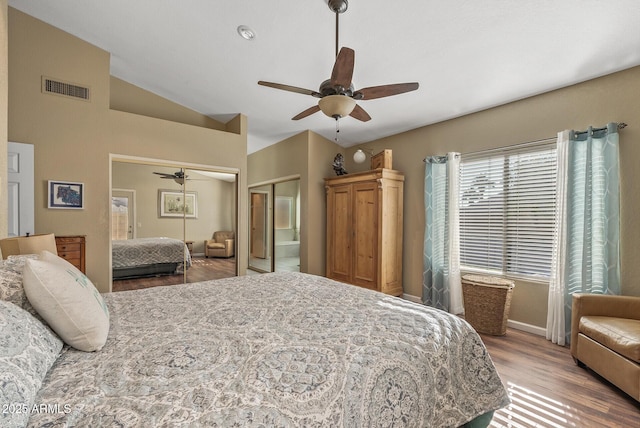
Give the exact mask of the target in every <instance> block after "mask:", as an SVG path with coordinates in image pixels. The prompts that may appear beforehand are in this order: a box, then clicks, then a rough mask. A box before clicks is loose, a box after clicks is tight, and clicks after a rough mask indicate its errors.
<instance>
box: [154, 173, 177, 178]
mask: <svg viewBox="0 0 640 428" xmlns="http://www.w3.org/2000/svg"><path fill="white" fill-rule="evenodd" d="M154 174H158V175H161V176H162V177H160V178H175V175H174V174H167V173H164V172H154Z"/></svg>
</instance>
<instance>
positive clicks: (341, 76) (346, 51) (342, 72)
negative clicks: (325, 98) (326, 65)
mask: <svg viewBox="0 0 640 428" xmlns="http://www.w3.org/2000/svg"><path fill="white" fill-rule="evenodd" d="M355 57H356V53H355V51H354V50H353V49H351V48H347V47H343V48H341V49H340V52H339V53H338V57H337V58H336V62H335V64H333V71H332V72H331V86H342V87H343V88H345V89H349V87H350V86H351V78H352V77H353V66H354V64H355Z"/></svg>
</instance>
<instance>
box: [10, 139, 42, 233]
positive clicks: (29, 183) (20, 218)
mask: <svg viewBox="0 0 640 428" xmlns="http://www.w3.org/2000/svg"><path fill="white" fill-rule="evenodd" d="M7 168H8V176H7V197H8V199H9V205H8V207H9V213H8V216H7V219H8V223H9V224H8V226H9V227H8V229H7V230H8V236H23V235H26V234H27V233H28V234H30V235H33V234H34V229H35V220H34V199H35V198H34V178H33V177H34V167H33V144H24V143H12V142H9V144H8V150H7Z"/></svg>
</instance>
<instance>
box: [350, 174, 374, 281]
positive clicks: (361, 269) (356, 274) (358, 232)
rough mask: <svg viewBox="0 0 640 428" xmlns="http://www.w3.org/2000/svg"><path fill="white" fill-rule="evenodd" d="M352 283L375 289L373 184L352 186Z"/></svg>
mask: <svg viewBox="0 0 640 428" xmlns="http://www.w3.org/2000/svg"><path fill="white" fill-rule="evenodd" d="M353 193H354V195H353V204H354V208H353V216H354V222H353V229H354V253H353V254H354V263H353V283H354V284H357V285H361V286H364V287H367V288H374V289H375V288H376V274H377V270H378V267H377V265H378V263H377V259H378V258H377V248H378V246H377V241H378V227H377V223H378V204H377V193H378V186H377V184H376V183H375V182H373V183H372V182H369V183H362V184H355V185H354V186H353Z"/></svg>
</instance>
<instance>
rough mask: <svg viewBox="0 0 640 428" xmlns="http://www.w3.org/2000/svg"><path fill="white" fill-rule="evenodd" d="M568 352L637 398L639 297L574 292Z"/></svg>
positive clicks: (639, 389)
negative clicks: (569, 350) (569, 349)
mask: <svg viewBox="0 0 640 428" xmlns="http://www.w3.org/2000/svg"><path fill="white" fill-rule="evenodd" d="M571 355H572V356H573V358H574V359H575V361H576V363H577V364H578V365H581V366H582V365H586V366H587V367H589V368H590V369H591V370H593V371H595V372H596V373H598V374H599V375H600V376H602V377H603V378H605V379H607V380H608V381H610V382H611V383H613V384H614V385H616V386H617V387H618V388H620V389H621V390H623V391H624V392H626V393H627V394H629V395H630V396H632V397H633V398H635V399H636V400H638V401H640V297H633V296H609V295H602V294H574V295H573V304H572V309H571Z"/></svg>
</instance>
